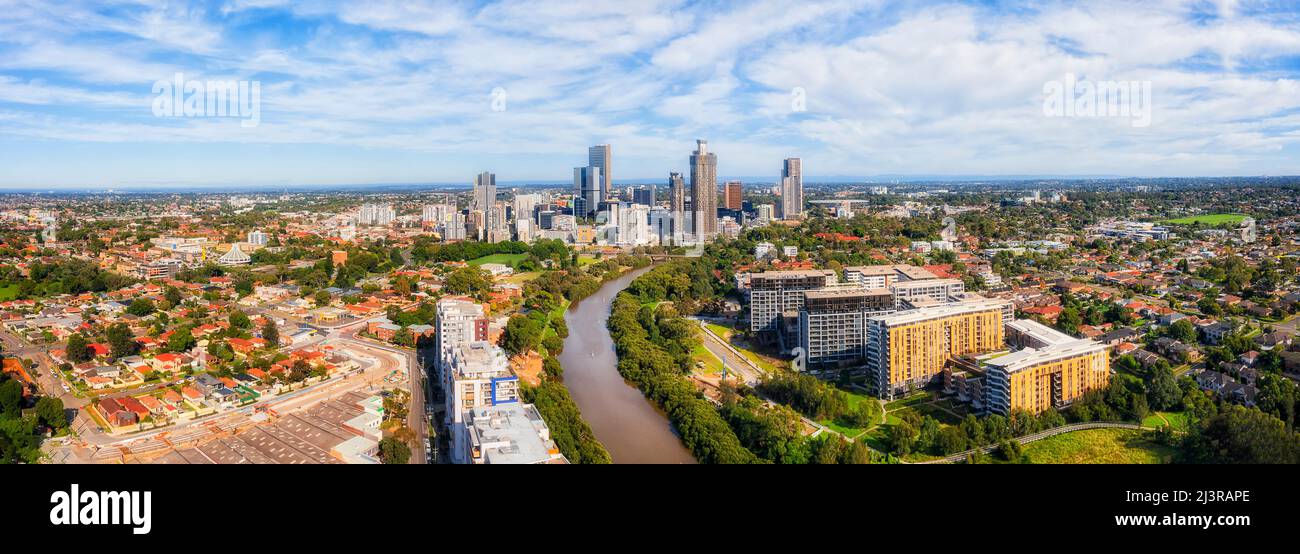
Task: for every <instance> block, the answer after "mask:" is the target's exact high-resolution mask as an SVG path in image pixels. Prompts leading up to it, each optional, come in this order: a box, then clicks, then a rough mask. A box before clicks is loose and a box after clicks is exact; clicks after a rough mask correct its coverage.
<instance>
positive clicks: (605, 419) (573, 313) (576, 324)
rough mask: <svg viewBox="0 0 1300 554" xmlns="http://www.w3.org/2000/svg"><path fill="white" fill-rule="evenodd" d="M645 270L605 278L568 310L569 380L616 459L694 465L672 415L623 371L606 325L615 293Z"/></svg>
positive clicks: (563, 359) (564, 360)
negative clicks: (645, 394) (609, 279)
mask: <svg viewBox="0 0 1300 554" xmlns="http://www.w3.org/2000/svg"><path fill="white" fill-rule="evenodd" d="M646 271H649V268H643V269H639V270H636V271H631V272H628V273H627V274H626V275H623V276H622V277H619V278H618V279H614V280H613V281H610V282H608V283H605V284H604V285H603V286H601V287H600V290H599V291H597V292H596V293H595V294H592V295H591V296H589V297H587V298H585V299H583V300H581V301H579V302H578V303H577V304H576V305H574V306H571V307H570V308H569V310H568V311H567V312H565V314H564V321H565V323H567V324H568V326H569V337H568V338H566V339H564V351H563V352H561V353H560V358H559V360H560V365H561V366H563V367H564V384H565V386H566V387H568V389H569V393H570V394H571V395H572V396H573V401H574V402H576V403H577V404H578V409H579V410H580V411H581V412H582V417H583V418H584V419H586V420H587V422H588V423H589V424H590V425H591V429H592V431H594V432H595V434H596V438H597V439H599V440H600V442H601V443H602V444H604V445H605V449H606V450H608V451H609V455H610V457H611V458H613V460H614V463H619V464H692V463H695V458H694V457H693V456H691V453H690V451H688V450H686V447H685V446H683V445H682V441H681V439H680V438H678V437H677V435H676V433H675V432H674V431H673V428H672V425H670V424H669V423H668V419H667V418H666V417H664V415H663V414H662V413H660V412H659V411H658V410H657V409H656V408H655V407H654V406H653V405H652V404H651V403H650V401H649V400H647V399H646V397H645V396H644V395H642V394H641V391H640V389H637V388H636V387H635V386H633V385H631V384H629V383H628V382H627V381H624V380H623V376H622V375H620V374H619V373H618V356H617V355H615V353H614V341H613V340H612V339H610V337H609V330H608V329H606V328H605V322H606V321H607V320H609V312H610V307H611V305H612V304H613V302H614V297H616V296H618V293H619V291H622V290H623V289H624V288H627V286H628V285H629V284H630V283H631V282H632V280H633V279H635V278H637V277H638V276H640V275H641V274H642V273H645V272H646Z"/></svg>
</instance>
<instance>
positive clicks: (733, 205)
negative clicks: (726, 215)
mask: <svg viewBox="0 0 1300 554" xmlns="http://www.w3.org/2000/svg"><path fill="white" fill-rule="evenodd" d="M744 196H745V190H744V185H743V184H741V182H740V181H727V183H726V184H725V185H723V193H722V207H724V208H726V209H728V210H737V211H739V210H740V209H741V207H742V203H743V202H744V201H745V200H744Z"/></svg>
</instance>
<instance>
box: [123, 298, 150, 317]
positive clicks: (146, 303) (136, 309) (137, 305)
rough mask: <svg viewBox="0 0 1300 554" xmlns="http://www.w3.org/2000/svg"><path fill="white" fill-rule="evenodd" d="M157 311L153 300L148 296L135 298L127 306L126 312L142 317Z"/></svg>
mask: <svg viewBox="0 0 1300 554" xmlns="http://www.w3.org/2000/svg"><path fill="white" fill-rule="evenodd" d="M155 311H157V308H156V307H154V305H153V300H150V299H148V298H137V299H135V301H133V302H131V305H130V306H127V308H126V313H128V314H131V315H133V316H137V317H144V316H147V315H149V314H152V313H154V312H155Z"/></svg>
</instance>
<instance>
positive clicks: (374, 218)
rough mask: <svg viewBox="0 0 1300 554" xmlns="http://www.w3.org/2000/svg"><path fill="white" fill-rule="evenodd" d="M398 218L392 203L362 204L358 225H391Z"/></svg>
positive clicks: (358, 213)
mask: <svg viewBox="0 0 1300 554" xmlns="http://www.w3.org/2000/svg"><path fill="white" fill-rule="evenodd" d="M395 219H397V211H395V210H393V206H392V204H362V205H361V210H360V211H358V212H357V225H374V226H384V225H391V224H392V223H393V220H395Z"/></svg>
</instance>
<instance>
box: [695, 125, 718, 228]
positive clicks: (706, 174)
mask: <svg viewBox="0 0 1300 554" xmlns="http://www.w3.org/2000/svg"><path fill="white" fill-rule="evenodd" d="M691 211H692V212H694V213H695V240H697V241H700V242H705V241H708V240H709V239H711V238H713V236H714V235H717V234H718V156H717V154H712V153H710V152H709V142H708V141H706V140H703V139H699V140H696V141H695V152H694V153H693V154H691Z"/></svg>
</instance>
